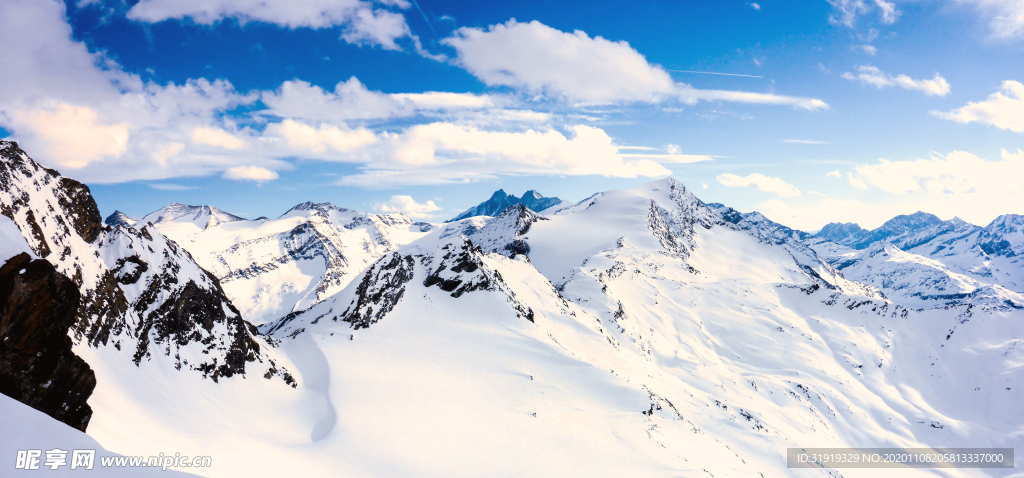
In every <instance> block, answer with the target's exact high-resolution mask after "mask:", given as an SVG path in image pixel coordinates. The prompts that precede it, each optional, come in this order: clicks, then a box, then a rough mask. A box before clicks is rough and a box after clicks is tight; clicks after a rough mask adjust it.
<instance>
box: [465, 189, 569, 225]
mask: <svg viewBox="0 0 1024 478" xmlns="http://www.w3.org/2000/svg"><path fill="white" fill-rule="evenodd" d="M516 204H522V205H523V206H526V207H528V208H530V209H531V210H533V211H537V212H541V211H544V210H546V209H550V208H552V207H555V206H558V205H560V204H562V200H561V199H558V198H556V197H546V196H543V195H541V194H540V193H538V192H537V191H534V190H532V189H531V190H529V191H526V192H525V193H523V195H522V196H521V197H516V195H514V194H508V193H506V192H505V190H504V189H499V190H497V191H494V194H492V195H491V197H490V199H488V200H486V201H484V202H482V203H480V204H477V205H476V206H473V207H471V208H469V209H466V210H465V211H462V213H461V214H459V215H458V216H455V217H453V218H452V219H449V220H448V221H446V222H455V221H459V220H462V219H466V218H467V217H474V216H497V215H498V214H500V213H501V212H502V211H504V210H506V209H508V208H509V207H511V206H514V205H516Z"/></svg>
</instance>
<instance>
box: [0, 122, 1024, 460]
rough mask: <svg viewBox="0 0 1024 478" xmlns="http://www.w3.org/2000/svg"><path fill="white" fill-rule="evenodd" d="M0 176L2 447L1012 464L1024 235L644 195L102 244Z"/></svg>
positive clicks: (24, 183)
mask: <svg viewBox="0 0 1024 478" xmlns="http://www.w3.org/2000/svg"><path fill="white" fill-rule="evenodd" d="M0 179H2V182H0V185H2V186H0V241H2V243H0V255H3V256H5V257H0V264H2V267H0V277H2V278H4V280H3V282H0V285H2V286H0V333H2V334H3V340H2V341H0V377H3V381H2V383H5V384H7V383H13V384H17V385H18V386H17V387H14V388H13V389H11V388H10V387H8V388H5V389H3V390H2V391H3V393H4V394H6V395H9V396H11V397H12V398H14V399H16V400H17V402H14V401H9V402H8V401H4V402H0V405H2V407H3V408H4V410H5V413H4V414H3V418H0V423H5V424H6V425H8V426H17V427H19V428H33V429H35V428H38V429H39V430H47V432H46V434H45V436H44V438H47V439H49V440H52V442H47V443H53V444H52V445H50V444H48V445H46V446H59V445H60V444H62V443H68V442H75V443H77V442H82V441H85V440H94V441H95V442H96V443H98V444H99V445H101V446H102V447H103V448H104V449H106V450H110V453H119V454H124V455H155V454H157V453H159V452H161V451H163V452H167V451H168V450H173V451H175V452H180V453H182V454H189V455H211V456H213V457H214V466H213V467H211V468H204V469H187V470H184V469H183V470H179V471H186V472H189V473H196V474H199V475H201V476H218V477H220V476H223V477H233V476H242V475H246V476H268V477H269V476H280V475H284V474H296V473H298V474H301V475H303V476H410V475H415V476H481V475H488V476H490V475H502V476H505V475H521V476H581V475H585V476H612V475H615V476H621V475H627V476H744V477H746V476H832V477H836V476H848V477H856V476H865V477H868V476H879V475H878V471H879V470H872V469H844V470H842V474H840V473H839V471H838V470H831V469H825V468H820V469H813V468H812V469H799V470H798V469H790V468H787V467H786V461H785V455H786V449H787V448H790V447H798V448H799V447H851V446H870V447H905V448H924V447H944V446H961V445H962V446H993V447H1020V446H1022V445H1024V435H1022V434H1021V433H1020V430H1021V427H1022V426H1024V410H1022V409H1021V407H1019V404H1018V402H1019V396H1018V395H1019V390H1020V388H1021V387H1024V368H1022V367H1021V366H1020V364H1022V363H1024V347H1022V345H1021V342H1024V299H1022V294H1024V287H1022V284H1024V278H1022V271H1024V267H1022V264H1021V262H1020V260H1021V257H1022V256H1024V228H1022V222H1024V221H1021V216H1015V215H1007V216H1001V217H1000V218H998V219H997V220H996V221H993V222H992V223H991V224H989V225H988V226H985V227H979V226H973V225H970V224H967V223H964V222H963V221H959V220H956V219H954V220H950V221H942V220H939V219H938V218H936V217H934V216H931V215H928V214H924V213H918V214H913V215H909V216H897V217H896V218H894V219H893V220H891V221H889V222H887V223H886V224H885V225H883V226H882V227H880V228H879V229H876V230H874V231H864V230H862V229H860V228H859V227H856V226H851V225H842V224H837V225H830V226H827V227H826V228H823V229H822V230H821V231H820V232H818V233H817V234H810V233H807V232H803V231H799V230H795V229H792V228H789V227H786V226H784V225H782V224H778V223H776V222H774V221H772V220H770V219H769V218H767V217H765V216H764V215H762V214H760V213H757V212H747V213H744V212H740V211H737V210H735V209H733V208H730V207H728V206H726V205H722V204H713V203H705V202H704V201H702V200H701V199H700V198H698V197H697V196H696V195H695V194H694V193H693V192H692V191H691V190H690V189H688V188H687V187H686V186H685V185H683V184H682V183H680V182H678V181H676V180H674V179H664V180H660V181H655V182H651V183H648V184H645V185H642V186H639V187H636V188H632V189H626V190H616V191H604V192H598V193H596V194H594V195H592V196H590V197H588V198H586V199H584V200H583V201H580V202H578V203H574V204H573V203H566V202H562V201H561V200H558V199H556V198H545V197H543V196H541V195H540V194H537V193H535V192H532V191H531V192H527V193H526V194H524V195H523V197H522V198H517V197H515V196H509V195H507V194H506V193H505V192H503V191H498V192H496V193H495V194H494V195H493V196H492V197H491V198H490V199H489V200H488V201H485V202H484V203H481V204H480V205H478V206H476V207H474V208H470V209H469V210H467V211H466V212H464V213H462V214H460V215H459V216H457V217H456V218H453V219H452V220H450V221H447V222H443V223H426V222H416V221H413V220H411V219H410V218H408V217H406V216H404V215H401V214H372V213H363V212H358V211H352V210H348V209H344V208H341V207H338V206H335V205H331V204H326V203H312V202H310V203H302V204H299V205H297V206H295V207H293V208H291V209H289V210H288V211H286V212H285V213H284V214H282V215H281V216H279V217H277V218H275V219H268V218H259V219H252V220H250V219H245V218H242V217H239V216H236V215H233V214H230V213H227V212H224V211H221V210H219V209H217V208H215V207H212V206H186V205H182V204H172V205H169V206H167V207H166V208H163V209H161V210H158V211H155V212H153V213H151V214H147V215H146V216H144V217H143V218H139V219H138V220H135V219H132V218H130V217H128V216H127V215H124V214H120V213H115V214H113V215H111V216H110V217H108V218H107V221H105V222H106V224H104V223H101V222H100V220H99V214H98V209H97V208H96V205H95V202H94V201H93V200H92V197H91V195H90V193H89V190H88V188H87V187H86V186H84V185H82V184H80V183H77V182H75V181H73V180H70V179H68V178H64V177H62V176H60V175H59V174H58V173H57V172H55V171H52V170H47V169H45V168H42V167H41V166H39V165H38V164H36V163H35V162H34V161H32V160H31V158H29V157H28V155H27V154H26V153H25V152H23V151H21V150H20V149H19V148H18V146H17V145H16V144H14V143H12V142H0ZM40 357H43V358H45V359H44V360H40V359H39V358H40ZM47 377H55V378H56V379H57V380H59V382H54V383H60V384H62V386H61V387H60V388H59V390H56V389H54V388H52V387H51V385H52V384H51V383H49V382H47V381H46V380H47ZM63 384H68V385H67V386H64V385H63ZM19 402H20V403H19ZM28 407H33V408H36V409H37V410H40V411H42V412H44V413H46V415H43V414H41V413H35V412H33V411H32V410H30V409H29V408H28ZM47 415H49V416H47ZM50 417H52V419H51V418H50ZM53 419H56V420H61V421H63V422H65V423H67V424H69V425H71V426H72V427H74V428H77V430H74V429H72V428H68V427H65V428H66V430H65V429H55V428H54V426H53V425H54V424H55V422H54V420H53ZM5 420H6V422H5ZM61 426H63V425H61ZM58 430H59V431H58ZM82 430H84V432H85V433H86V434H87V435H83V434H82ZM4 435H9V434H4ZM34 436H35V435H34ZM18 440H20V439H17V438H16V437H8V436H4V437H2V438H0V448H3V450H13V449H15V448H14V447H15V446H23V445H19V444H21V443H23V441H18ZM254 457H260V459H254ZM987 471H992V473H990V474H989V475H987V476H1010V475H1011V474H1012V473H1013V470H987ZM900 476H946V477H973V476H982V475H981V474H980V473H978V470H971V469H954V468H948V469H942V470H929V469H910V470H906V472H905V473H904V472H903V470H901V475H900Z"/></svg>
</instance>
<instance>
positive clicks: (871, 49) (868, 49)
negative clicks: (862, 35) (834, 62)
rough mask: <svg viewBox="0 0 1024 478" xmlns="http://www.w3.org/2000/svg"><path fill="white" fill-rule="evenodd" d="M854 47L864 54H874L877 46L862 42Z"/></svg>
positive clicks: (876, 51) (876, 52)
mask: <svg viewBox="0 0 1024 478" xmlns="http://www.w3.org/2000/svg"><path fill="white" fill-rule="evenodd" d="M854 48H856V49H857V50H860V51H861V52H863V53H864V54H866V55H868V56H875V55H876V54H878V48H877V47H875V46H874V45H868V44H863V45H857V46H855V47H854Z"/></svg>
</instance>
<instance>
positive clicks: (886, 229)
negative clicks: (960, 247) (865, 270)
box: [814, 211, 978, 250]
mask: <svg viewBox="0 0 1024 478" xmlns="http://www.w3.org/2000/svg"><path fill="white" fill-rule="evenodd" d="M977 229H978V226H975V225H973V224H969V223H967V222H965V221H963V220H962V219H960V218H953V219H950V220H949V221H943V220H942V219H939V218H938V217H936V216H935V215H934V214H929V213H926V212H921V211H918V212H915V213H913V214H901V215H899V216H895V217H893V218H892V219H889V220H888V221H886V222H885V223H884V224H882V225H881V226H879V227H878V228H876V229H873V230H870V231H868V230H865V229H863V228H861V227H860V226H858V225H857V224H854V223H830V224H828V225H826V226H825V227H823V228H822V229H821V231H819V232H818V233H817V234H815V235H814V237H817V238H820V239H826V240H829V241H832V242H835V243H837V244H842V245H844V246H847V247H852V248H854V249H865V248H868V247H870V246H871V245H872V244H875V243H876V242H879V241H888V242H891V243H893V244H895V245H896V246H897V247H899V248H900V249H903V250H907V249H912V248H914V247H918V246H921V245H923V244H926V243H929V242H931V241H934V240H935V239H937V238H939V237H940V236H943V235H946V234H950V233H957V234H969V233H971V232H973V231H975V230H977Z"/></svg>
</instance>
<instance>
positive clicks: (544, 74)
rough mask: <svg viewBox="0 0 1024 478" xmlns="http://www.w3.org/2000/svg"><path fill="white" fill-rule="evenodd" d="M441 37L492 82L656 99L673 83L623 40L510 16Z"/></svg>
mask: <svg viewBox="0 0 1024 478" xmlns="http://www.w3.org/2000/svg"><path fill="white" fill-rule="evenodd" d="M443 42H444V43H445V44H447V45H450V46H451V47H453V48H454V49H455V50H456V52H457V54H458V57H457V61H458V63H459V64H460V65H462V66H463V67H465V68H466V69H467V70H469V72H470V73H472V74H473V75H474V76H476V77H477V78H479V79H480V80H481V81H483V82H484V83H486V84H488V85H491V86H510V87H513V88H518V89H522V90H525V91H528V92H531V93H544V94H548V95H551V96H556V97H564V98H566V99H569V100H571V101H578V102H583V103H612V102H618V101H655V100H657V99H659V98H664V97H667V96H668V95H670V94H671V93H672V92H673V90H674V83H673V81H672V78H671V77H670V76H669V74H668V73H667V72H666V71H665V70H664V69H662V68H661V67H658V66H655V65H651V64H650V63H648V62H647V59H646V58H644V56H643V55H641V54H640V53H639V52H637V51H636V50H634V49H633V48H632V47H631V46H629V44H628V43H626V42H624V41H611V40H607V39H605V38H602V37H591V36H590V35H587V34H586V33H585V32H582V31H579V30H576V31H574V32H572V33H568V32H563V31H560V30H556V29H554V28H551V27H549V26H547V25H544V24H542V23H540V22H538V21H532V22H529V23H520V22H517V21H515V20H509V21H508V22H506V23H502V24H497V25H492V26H490V27H489V28H487V29H480V28H467V27H463V28H460V29H458V30H456V31H455V33H454V35H453V36H451V37H449V38H446V39H445V40H443Z"/></svg>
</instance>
